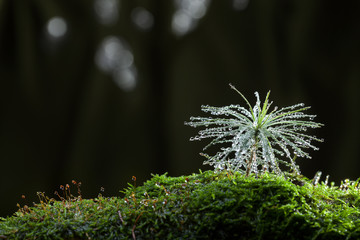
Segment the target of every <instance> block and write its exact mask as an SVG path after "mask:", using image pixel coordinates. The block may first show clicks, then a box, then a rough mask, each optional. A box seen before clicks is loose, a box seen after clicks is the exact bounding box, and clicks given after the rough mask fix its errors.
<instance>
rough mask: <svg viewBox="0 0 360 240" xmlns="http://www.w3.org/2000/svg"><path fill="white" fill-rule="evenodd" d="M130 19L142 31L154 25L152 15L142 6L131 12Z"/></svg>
mask: <svg viewBox="0 0 360 240" xmlns="http://www.w3.org/2000/svg"><path fill="white" fill-rule="evenodd" d="M131 20H132V21H133V23H134V24H135V25H136V26H137V27H138V28H139V29H140V30H143V31H148V30H150V29H151V28H152V27H153V25H154V16H153V15H152V14H151V13H150V12H149V11H148V10H146V9H145V8H142V7H137V8H135V9H134V10H133V11H132V12H131Z"/></svg>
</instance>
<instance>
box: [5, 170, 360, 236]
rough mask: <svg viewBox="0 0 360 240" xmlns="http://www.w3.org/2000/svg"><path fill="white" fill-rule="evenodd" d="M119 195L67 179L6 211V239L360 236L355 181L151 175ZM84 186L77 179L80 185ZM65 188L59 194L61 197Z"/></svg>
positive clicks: (206, 174)
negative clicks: (55, 190)
mask: <svg viewBox="0 0 360 240" xmlns="http://www.w3.org/2000/svg"><path fill="white" fill-rule="evenodd" d="M134 185H135V184H132V185H131V184H129V187H128V188H127V189H125V190H124V191H123V193H122V194H123V196H122V197H110V198H108V197H103V196H101V195H99V196H98V197H97V198H95V199H82V197H81V195H78V196H76V197H75V196H73V195H72V194H71V192H70V188H69V186H65V187H64V191H63V193H61V194H59V200H55V199H52V198H51V199H50V198H48V197H46V196H45V195H44V193H38V195H39V198H40V201H39V203H37V204H35V205H34V206H33V207H27V206H24V207H22V208H20V209H19V211H18V212H16V213H15V214H14V216H11V217H7V218H1V220H0V238H3V239H327V240H328V239H359V238H360V194H359V188H358V181H355V182H352V181H348V180H347V181H345V182H343V183H342V185H341V186H340V187H336V186H334V184H330V186H329V185H328V184H327V183H324V182H319V183H318V182H316V181H315V183H314V182H311V181H310V180H307V179H305V178H301V179H295V178H290V177H287V178H286V179H285V178H284V177H283V176H276V175H272V174H265V175H262V176H260V177H256V176H249V177H245V176H243V175H241V174H238V173H230V172H220V173H214V172H213V171H206V172H200V173H199V174H193V175H190V176H181V177H168V176H166V174H165V175H161V176H159V175H154V176H153V177H152V178H151V179H150V180H148V181H147V182H145V183H144V184H143V185H142V186H138V187H136V186H134ZM78 187H79V186H78ZM60 195H61V196H60Z"/></svg>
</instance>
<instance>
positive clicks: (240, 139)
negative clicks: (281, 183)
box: [185, 84, 323, 176]
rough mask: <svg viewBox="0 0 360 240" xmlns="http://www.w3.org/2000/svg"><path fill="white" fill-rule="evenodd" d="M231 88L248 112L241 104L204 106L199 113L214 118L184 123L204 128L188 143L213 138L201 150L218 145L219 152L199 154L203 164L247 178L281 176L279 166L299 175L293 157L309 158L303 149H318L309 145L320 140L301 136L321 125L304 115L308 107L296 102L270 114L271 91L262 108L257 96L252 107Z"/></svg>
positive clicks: (312, 116)
mask: <svg viewBox="0 0 360 240" xmlns="http://www.w3.org/2000/svg"><path fill="white" fill-rule="evenodd" d="M230 87H231V88H232V89H234V90H235V91H236V92H237V93H239V94H240V96H241V97H242V98H243V99H244V100H245V102H246V104H247V105H248V107H249V109H246V108H244V107H242V106H240V105H229V106H225V107H212V106H208V105H205V106H201V110H202V111H203V112H207V113H210V114H212V115H214V117H191V118H190V121H189V122H185V125H189V126H191V127H206V128H205V129H204V130H200V131H199V133H198V135H197V136H195V137H192V138H190V140H191V141H193V140H201V139H203V138H213V140H212V141H211V142H210V143H209V144H208V145H207V146H205V148H204V149H203V150H206V149H207V148H208V147H210V146H212V145H216V144H221V148H220V151H218V152H217V153H216V154H215V155H213V156H209V155H207V154H204V153H202V155H203V156H205V157H206V158H207V160H206V161H204V164H209V165H211V166H214V168H215V170H223V169H227V170H235V171H240V172H242V173H244V174H246V175H247V176H248V175H249V174H250V173H252V172H253V173H255V174H257V173H258V172H259V171H260V173H263V172H267V171H272V172H274V173H276V174H281V173H282V170H281V169H280V165H285V166H287V167H289V168H290V170H292V171H294V172H295V173H296V174H300V170H299V167H298V166H297V165H296V164H295V159H296V157H306V158H311V157H310V155H309V154H308V153H307V152H305V150H306V149H308V148H311V149H314V150H318V148H317V147H315V146H314V145H312V143H311V142H312V141H317V142H322V141H323V140H322V139H319V138H317V137H315V136H311V135H307V134H305V133H304V132H305V131H306V130H307V129H308V128H319V127H321V126H323V124H320V123H316V122H314V121H313V119H314V118H315V116H316V115H310V114H305V113H304V111H305V110H308V109H309V108H310V107H305V106H304V104H303V103H299V104H295V105H292V106H289V107H283V108H280V109H278V108H277V107H274V108H273V110H271V111H270V106H271V104H272V102H269V95H270V91H269V92H268V93H267V95H266V98H265V101H264V102H263V104H262V106H261V101H260V97H259V94H258V93H257V92H255V97H256V104H255V106H254V107H252V106H251V105H250V103H249V101H248V100H247V99H246V98H245V97H244V95H243V94H242V93H241V92H239V91H238V90H237V89H236V88H235V87H234V86H232V85H231V84H230ZM281 156H285V157H286V160H287V161H285V160H282V159H280V158H279V157H281Z"/></svg>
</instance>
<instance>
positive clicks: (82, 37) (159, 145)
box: [0, 0, 360, 216]
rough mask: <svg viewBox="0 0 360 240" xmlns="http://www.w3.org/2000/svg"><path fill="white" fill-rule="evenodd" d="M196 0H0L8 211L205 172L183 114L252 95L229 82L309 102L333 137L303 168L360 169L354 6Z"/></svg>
mask: <svg viewBox="0 0 360 240" xmlns="http://www.w3.org/2000/svg"><path fill="white" fill-rule="evenodd" d="M191 2H192V3H191V4H192V5H187V2H186V1H170V0H153V1H150V0H147V1H146V0H141V1H140V0H138V1H135V0H132V1H130V0H122V1H117V0H97V1H93V0H76V1H75V0H72V1H64V0H56V1H55V0H28V1H22V0H0V81H1V85H0V161H1V168H0V169H1V172H0V196H1V208H0V216H4V215H9V214H11V213H13V212H14V211H16V209H17V207H16V203H20V204H21V205H23V204H29V205H31V202H32V201H37V200H36V192H39V191H41V192H46V194H47V195H48V196H50V197H53V192H54V191H55V190H58V188H59V185H61V184H66V183H71V180H73V179H74V180H77V181H81V182H82V193H83V197H86V198H92V197H95V196H97V194H98V193H99V192H100V188H101V187H104V188H105V193H104V195H105V196H111V195H120V193H119V190H121V189H122V188H123V187H125V186H126V183H127V182H131V178H132V176H136V177H137V182H138V183H137V184H141V182H142V181H144V180H146V179H148V178H150V177H151V175H150V174H151V173H164V172H168V173H169V175H171V176H178V175H182V174H191V173H193V172H198V169H199V168H201V169H203V170H205V169H209V168H208V167H207V166H203V165H202V162H203V160H204V159H203V158H202V157H201V156H199V155H198V153H199V152H200V151H201V150H202V147H203V146H205V144H206V142H189V141H188V139H189V138H190V137H191V136H193V135H195V134H196V131H197V130H196V129H192V128H190V127H187V126H184V124H183V123H184V121H187V120H188V119H189V117H190V116H197V115H201V112H200V105H202V104H209V105H216V106H222V105H228V104H231V103H234V104H237V103H239V104H244V103H243V101H242V99H241V98H240V96H239V95H238V94H237V93H235V92H234V91H232V90H231V89H230V88H229V86H228V83H229V82H231V83H233V84H234V85H235V86H236V87H237V88H238V89H239V90H240V91H241V92H242V93H243V94H244V95H245V96H247V98H248V99H249V100H250V102H251V103H252V104H254V103H255V98H254V95H253V93H254V91H259V93H260V96H261V97H262V98H264V97H265V94H266V92H267V91H268V90H270V89H271V96H270V99H271V100H273V101H274V105H277V106H280V107H281V106H288V105H292V104H296V103H299V102H304V103H305V104H306V105H310V106H312V108H311V110H310V113H312V114H317V115H318V117H317V118H316V121H318V122H321V123H324V124H325V126H324V127H323V128H321V129H317V130H316V131H314V132H313V134H316V135H317V136H319V137H321V138H324V139H325V142H324V143H317V144H316V145H317V146H319V147H320V151H316V152H311V155H312V156H313V158H312V159H299V160H298V164H299V165H300V167H301V169H302V173H303V174H304V175H306V176H307V177H309V178H312V177H313V176H314V174H315V173H316V171H318V170H321V171H322V172H323V175H324V176H325V175H328V174H329V175H330V180H331V181H335V182H336V183H337V184H339V182H340V180H342V179H345V178H350V179H356V178H358V177H359V175H360V174H359V133H360V129H359V123H358V122H359V115H360V114H359V103H360V95H359V93H358V91H359V85H360V51H359V50H360V49H359V48H360V25H359V24H360V14H359V10H360V6H359V5H360V2H359V1H346V2H341V1H329V0H323V1H310V0H309V1H304V0H294V1H285V0H276V1H275V0H274V1H268V0H250V1H249V2H248V1H246V0H223V1H214V0H213V1H201V0H193V1H191ZM180 3H182V4H180ZM107 6H108V7H107ZM181 9H182V11H181ZM205 10H206V11H205ZM54 17H60V20H61V21H65V23H66V29H65V30H64V31H63V32H61V29H62V25H61V24H62V23H64V22H61V21H60V25H59V21H58V22H57V24H55V33H53V32H51V29H53V28H50V27H48V26H49V24H50V22H51V20H54ZM174 19H177V20H176V21H175V20H174ZM57 20H59V18H57ZM186 24H190V25H186ZM189 26H190V28H187V27H189ZM107 44H108V45H107ZM104 46H105V48H104ZM22 195H25V196H26V199H22V198H21V196H22Z"/></svg>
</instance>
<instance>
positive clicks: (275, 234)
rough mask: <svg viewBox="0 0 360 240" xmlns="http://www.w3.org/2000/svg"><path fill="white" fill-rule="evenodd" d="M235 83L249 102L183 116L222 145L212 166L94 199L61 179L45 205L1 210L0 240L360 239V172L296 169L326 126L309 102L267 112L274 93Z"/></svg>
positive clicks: (41, 200)
mask: <svg viewBox="0 0 360 240" xmlns="http://www.w3.org/2000/svg"><path fill="white" fill-rule="evenodd" d="M231 87H232V88H233V89H234V90H235V91H237V92H238V93H239V94H240V96H241V97H242V98H243V100H244V101H245V103H246V105H247V106H248V108H249V109H246V108H244V107H242V106H240V105H229V106H225V107H211V106H202V110H203V111H204V112H207V113H210V114H211V115H213V116H214V117H192V118H190V122H187V123H186V124H187V125H190V126H192V127H205V129H203V130H200V131H199V134H198V136H196V137H194V138H192V140H202V139H204V138H212V141H211V142H210V143H209V144H208V145H207V146H206V147H205V149H207V148H208V147H210V146H213V145H220V146H221V147H220V150H219V152H217V153H216V154H215V155H214V156H209V155H207V154H203V155H204V156H206V158H207V160H206V161H205V162H204V163H206V164H210V165H212V166H214V168H215V170H214V171H205V172H202V171H201V170H200V172H199V173H198V174H192V175H189V176H180V177H169V176H167V174H164V175H153V176H152V178H151V179H150V180H148V181H146V182H145V183H144V184H143V185H140V186H137V184H136V177H133V178H132V180H133V183H132V184H129V187H128V188H126V189H124V190H123V191H122V192H121V193H122V196H114V197H105V196H103V193H102V194H99V195H98V197H97V198H94V199H84V198H83V197H82V195H81V191H80V185H81V183H80V182H79V183H78V182H76V181H73V182H72V183H73V184H72V185H73V186H75V187H76V190H77V191H71V186H70V185H69V184H65V185H61V186H60V190H61V191H59V192H55V195H54V197H53V198H52V197H48V196H47V195H45V193H43V192H39V193H38V197H39V203H34V205H33V206H32V207H29V206H26V205H24V206H22V207H21V206H20V205H19V210H18V211H17V212H16V213H15V214H14V215H13V216H9V217H6V218H0V239H68V240H69V239H72V240H74V239H111V240H117V239H243V240H245V239H246V240H249V239H250V240H255V239H257V240H258V239H289V240H295V239H296V240H298V239H306V240H307V239H309V240H310V239H326V240H329V239H339V240H340V239H341V240H342V239H354V240H355V239H360V186H359V182H360V179H358V180H356V181H350V180H348V179H346V180H345V181H343V182H342V183H341V185H340V186H339V187H337V186H335V184H334V182H331V183H329V182H328V180H329V177H328V176H327V177H326V178H325V181H321V172H318V173H317V174H316V175H315V177H314V178H313V179H308V178H306V177H304V176H302V175H300V174H299V173H300V170H299V167H298V166H297V165H296V164H295V158H296V157H307V158H309V157H310V156H309V153H307V152H306V150H307V149H314V150H317V148H316V147H315V146H314V145H313V144H312V142H313V141H315V142H321V141H322V140H321V139H319V138H317V137H315V136H311V135H308V134H305V131H306V130H307V129H308V128H319V127H321V126H322V124H320V123H316V122H314V121H313V118H314V117H315V115H310V114H305V113H304V111H306V110H308V109H309V107H305V106H304V104H296V105H293V106H290V107H283V108H280V109H278V108H277V107H275V108H273V109H272V110H270V107H271V105H272V103H271V102H269V95H270V92H268V94H267V95H266V97H265V100H264V102H263V104H262V105H261V102H260V97H259V94H258V93H255V96H256V103H255V105H254V107H252V106H251V105H250V103H249V101H248V100H247V99H246V98H245V97H244V96H243V95H242V94H241V93H240V92H239V91H238V90H237V89H236V88H235V87H233V86H231ZM281 157H284V158H285V160H283V159H281ZM284 166H285V167H287V168H288V170H284V169H283V167H284ZM101 191H102V192H103V189H101ZM73 192H77V194H76V195H77V196H74V195H73V194H74V193H73Z"/></svg>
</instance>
